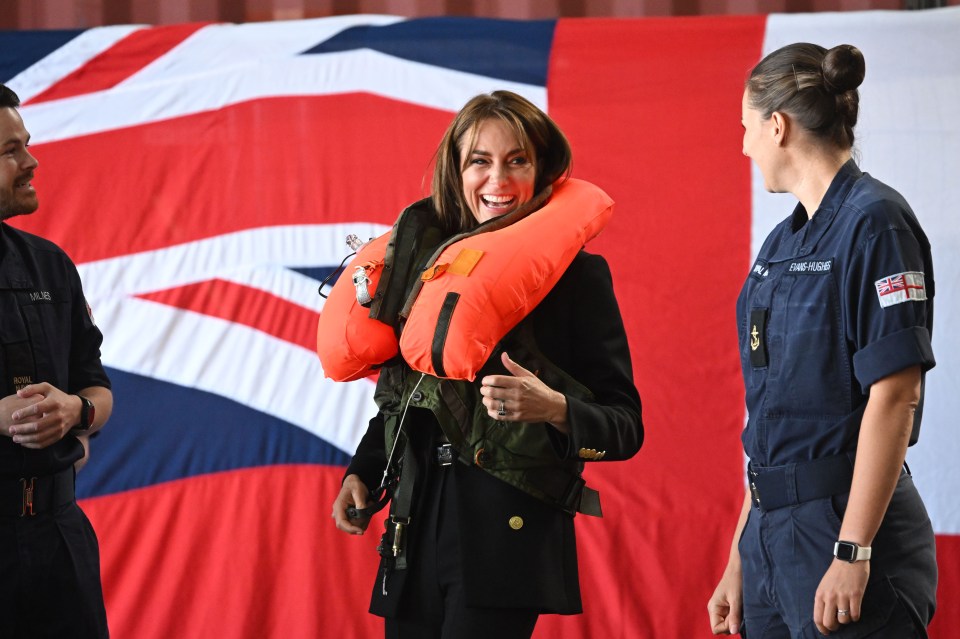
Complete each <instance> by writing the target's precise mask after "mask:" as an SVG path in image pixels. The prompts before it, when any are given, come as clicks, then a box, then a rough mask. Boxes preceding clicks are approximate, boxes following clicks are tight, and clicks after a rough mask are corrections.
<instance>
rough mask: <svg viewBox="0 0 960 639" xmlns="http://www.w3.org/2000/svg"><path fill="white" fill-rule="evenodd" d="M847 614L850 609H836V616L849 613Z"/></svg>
mask: <svg viewBox="0 0 960 639" xmlns="http://www.w3.org/2000/svg"><path fill="white" fill-rule="evenodd" d="M849 614H850V611H849V610H838V611H837V616H838V617H843V616H846V615H849Z"/></svg>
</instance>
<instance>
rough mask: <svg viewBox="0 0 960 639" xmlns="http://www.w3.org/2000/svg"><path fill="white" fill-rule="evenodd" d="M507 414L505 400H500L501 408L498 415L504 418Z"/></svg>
mask: <svg viewBox="0 0 960 639" xmlns="http://www.w3.org/2000/svg"><path fill="white" fill-rule="evenodd" d="M506 414H507V407H506V406H505V405H504V404H503V400H502V399H501V400H500V407H499V408H498V409H497V415H499V416H500V417H503V416H504V415H506Z"/></svg>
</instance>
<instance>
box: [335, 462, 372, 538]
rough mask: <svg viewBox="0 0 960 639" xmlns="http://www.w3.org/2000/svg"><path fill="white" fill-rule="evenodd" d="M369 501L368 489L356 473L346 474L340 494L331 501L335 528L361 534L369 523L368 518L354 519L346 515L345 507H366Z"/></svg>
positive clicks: (352, 533)
mask: <svg viewBox="0 0 960 639" xmlns="http://www.w3.org/2000/svg"><path fill="white" fill-rule="evenodd" d="M369 503H370V491H369V490H368V489H367V486H366V484H364V483H363V482H362V481H360V478H359V477H358V476H356V475H347V477H346V479H344V480H343V486H341V487H340V494H339V495H337V498H336V499H335V500H334V502H333V514H332V515H331V517H333V520H334V522H336V524H337V528H339V529H340V530H342V531H343V532H345V533H349V534H351V535H362V534H363V532H364V531H365V530H366V529H367V525H368V524H369V523H370V519H369V518H365V519H361V520H355V519H349V518H348V517H347V508H350V507H351V506H354V507H356V508H366V507H367V504H369Z"/></svg>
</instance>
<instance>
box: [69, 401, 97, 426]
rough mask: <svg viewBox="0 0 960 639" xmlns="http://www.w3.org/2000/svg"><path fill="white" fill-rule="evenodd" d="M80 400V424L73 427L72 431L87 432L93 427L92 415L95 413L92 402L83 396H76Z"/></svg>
mask: <svg viewBox="0 0 960 639" xmlns="http://www.w3.org/2000/svg"><path fill="white" fill-rule="evenodd" d="M77 397H79V398H80V403H81V405H80V422H79V423H78V424H77V425H76V426H74V430H79V431H88V430H90V427H91V426H93V419H94V414H95V413H96V411H95V409H94V407H93V402H91V401H90V400H89V399H87V398H86V397H84V396H83V395H77Z"/></svg>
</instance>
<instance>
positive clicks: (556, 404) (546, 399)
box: [480, 353, 570, 433]
mask: <svg viewBox="0 0 960 639" xmlns="http://www.w3.org/2000/svg"><path fill="white" fill-rule="evenodd" d="M500 360H501V361H502V362H503V365H504V367H506V369H507V372H509V373H510V375H487V376H486V377H484V378H483V380H482V381H481V386H480V394H481V395H483V405H484V406H486V407H487V415H489V416H490V417H492V418H493V419H496V420H499V421H502V422H547V423H548V424H550V425H552V426H553V427H554V428H556V429H557V430H559V431H560V432H561V433H567V432H569V430H570V429H569V428H568V426H567V398H566V396H565V395H564V394H563V393H559V392H557V391H555V390H553V389H552V388H550V387H549V386H547V385H546V384H544V383H543V382H542V381H541V380H540V378H539V377H537V376H536V375H535V374H534V373H531V372H530V371H528V370H527V369H525V368H524V367H523V366H520V365H519V364H517V363H516V362H515V361H513V360H512V359H510V356H509V355H507V353H503V354H502V355H501V356H500Z"/></svg>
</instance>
